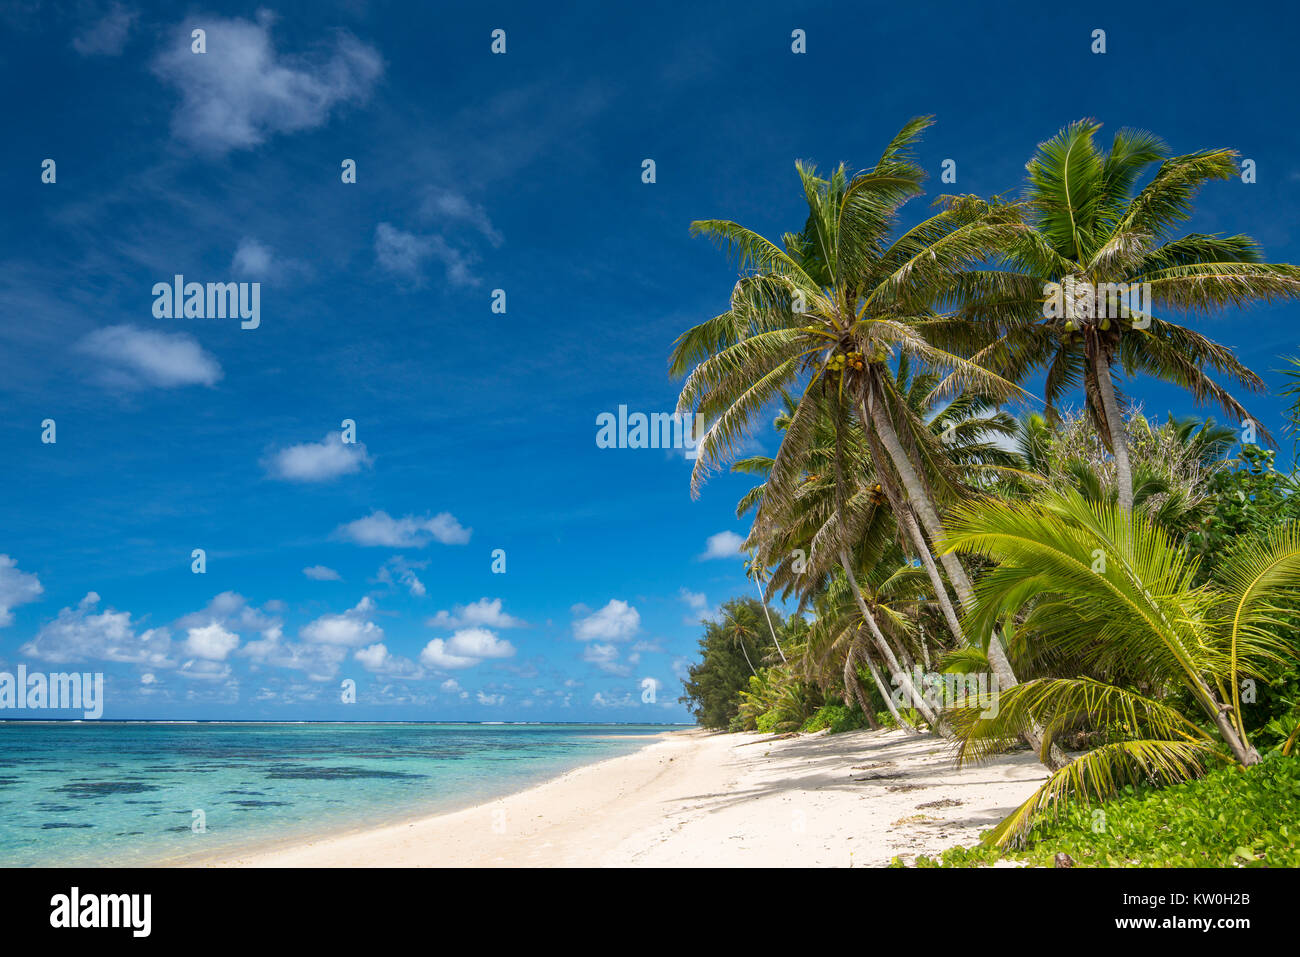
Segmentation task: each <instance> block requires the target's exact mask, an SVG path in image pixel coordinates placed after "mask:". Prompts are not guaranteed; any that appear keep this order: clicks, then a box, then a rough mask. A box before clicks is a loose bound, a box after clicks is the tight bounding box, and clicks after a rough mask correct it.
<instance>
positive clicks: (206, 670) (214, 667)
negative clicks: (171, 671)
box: [176, 658, 231, 681]
mask: <svg viewBox="0 0 1300 957" xmlns="http://www.w3.org/2000/svg"><path fill="white" fill-rule="evenodd" d="M176 673H177V674H178V675H180V676H181V677H182V678H193V679H195V680H197V681H221V680H223V679H225V678H229V677H230V675H231V669H230V665H227V664H224V663H222V662H220V661H211V660H208V659H204V658H191V659H190V660H189V661H187V662H185V663H184V664H182V665H181V666H180V668H178V669H177V670H176Z"/></svg>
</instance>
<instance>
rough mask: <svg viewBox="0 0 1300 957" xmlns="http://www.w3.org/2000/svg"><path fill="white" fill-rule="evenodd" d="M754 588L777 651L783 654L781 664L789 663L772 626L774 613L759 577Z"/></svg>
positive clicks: (755, 580)
mask: <svg viewBox="0 0 1300 957" xmlns="http://www.w3.org/2000/svg"><path fill="white" fill-rule="evenodd" d="M754 588H755V589H757V591H758V600H759V601H760V602H761V603H762V605H763V615H764V616H765V617H766V618H767V630H768V631H770V632H771V633H772V644H774V645H776V653H777V654H778V655H780V656H781V664H783V665H788V664H789V663H790V662H789V661H787V660H786V657H785V652H784V651H782V650H781V642H779V641H777V640H776V629H775V628H773V627H772V615H771V613H770V612H769V611H768V610H767V598H765V597H764V595H763V589H762V587H761V586H760V585H759V584H758V579H754Z"/></svg>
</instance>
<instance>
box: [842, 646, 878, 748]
mask: <svg viewBox="0 0 1300 957" xmlns="http://www.w3.org/2000/svg"><path fill="white" fill-rule="evenodd" d="M858 641H859V639H858V638H856V637H855V638H854V639H853V641H852V642H851V643H850V644H849V650H848V653H847V654H846V655H845V656H844V703H845V704H851V703H852V702H853V701H856V702H857V704H858V709H859V710H860V711H861V712H862V715H863V717H865V718H866V719H867V725H868V726H869V727H870V728H871V730H872V731H879V730H880V722H879V721H877V720H876V716H875V715H874V714H872V713H871V702H870V701H869V700H868V699H867V697H866V695H864V694H863V693H862V684H861V682H859V681H858V674H857V672H856V671H855V670H854V668H853V662H854V661H856V660H857V658H858V655H859V652H858ZM850 695H851V696H852V698H850Z"/></svg>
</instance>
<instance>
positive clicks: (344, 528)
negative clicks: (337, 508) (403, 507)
mask: <svg viewBox="0 0 1300 957" xmlns="http://www.w3.org/2000/svg"><path fill="white" fill-rule="evenodd" d="M472 532H473V529H471V528H463V527H461V524H460V522H458V521H456V516H454V515H452V514H451V513H450V512H440V513H438V514H437V515H434V516H432V517H430V516H428V515H425V516H423V517H420V516H415V515H406V516H403V517H402V518H393V517H392V516H390V515H389V514H388V513H387V512H372V513H370V514H369V515H367V516H366V517H365V518H359V519H357V520H356V521H354V522H348V523H347V524H346V525H340V526H339V527H338V529H337V530H336V531H335V534H336V535H338V536H340V537H342V538H346V539H348V540H349V541H352V542H356V543H357V544H358V545H381V546H387V547H389V548H423V547H424V546H425V545H427V544H428V543H429V541H430V540H435V541H438V542H441V543H442V544H443V545H464V544H465V543H466V542H468V541H469V537H470V534H471V533H472Z"/></svg>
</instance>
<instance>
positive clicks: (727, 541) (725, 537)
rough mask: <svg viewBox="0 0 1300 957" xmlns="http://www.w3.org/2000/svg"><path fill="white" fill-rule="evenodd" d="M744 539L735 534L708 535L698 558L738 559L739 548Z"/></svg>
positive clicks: (719, 533)
mask: <svg viewBox="0 0 1300 957" xmlns="http://www.w3.org/2000/svg"><path fill="white" fill-rule="evenodd" d="M744 542H745V539H744V538H742V537H741V536H739V535H737V534H736V533H735V532H718V534H716V535H710V536H709V539H708V542H707V543H706V545H705V548H704V554H703V555H701V556H700V558H705V559H708V558H739V557H740V546H741V545H743V544H744Z"/></svg>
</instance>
